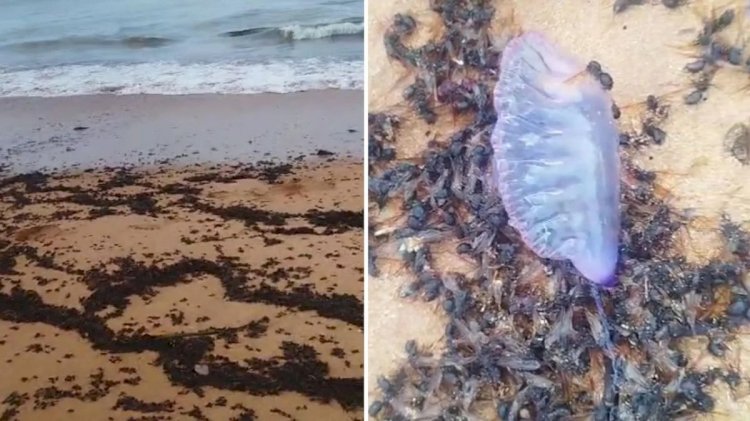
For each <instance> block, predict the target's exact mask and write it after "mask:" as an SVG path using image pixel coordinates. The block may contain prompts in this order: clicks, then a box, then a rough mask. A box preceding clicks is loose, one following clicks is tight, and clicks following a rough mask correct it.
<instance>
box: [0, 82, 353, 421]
mask: <svg viewBox="0 0 750 421" xmlns="http://www.w3.org/2000/svg"><path fill="white" fill-rule="evenodd" d="M328 95H330V96H328ZM336 95H338V94H336V93H317V94H315V93H310V94H299V95H297V96H296V98H297V99H299V101H297V102H300V103H301V104H303V105H304V108H305V109H307V108H313V107H311V105H312V102H316V103H318V105H319V103H320V101H324V102H325V101H326V99H325V98H335V97H336ZM341 95H343V97H348V96H349V95H351V97H352V99H351V102H350V103H347V102H346V101H343V104H348V105H346V107H348V108H356V109H359V110H361V106H360V105H359V104H354V102H356V101H355V100H354V98H355V97H357V95H359V96H360V98H361V92H360V93H359V94H356V93H343V94H341ZM266 99H267V100H268V101H269V102H264V101H261V100H260V99H259V98H251V97H244V98H243V97H241V96H232V97H220V96H200V97H174V98H167V97H130V98H128V97H104V96H102V97H89V98H85V97H76V98H67V99H60V98H50V99H37V98H33V99H28V98H12V99H3V100H0V104H2V105H0V106H2V107H10V108H12V109H13V110H15V112H16V116H17V117H18V125H19V126H23V127H24V128H25V129H27V130H28V129H29V128H31V129H33V128H34V127H39V129H38V130H37V131H36V132H33V130H32V131H31V132H29V133H30V134H29V135H28V136H29V137H34V136H37V137H38V138H39V139H44V138H46V137H47V136H48V135H51V134H52V133H56V132H57V133H68V134H69V135H70V136H80V138H76V139H77V140H75V141H74V142H73V143H72V144H73V145H74V146H72V147H73V148H74V150H73V151H71V152H69V155H67V156H66V157H64V158H63V157H62V155H64V154H62V155H59V156H57V159H53V158H52V157H51V156H52V155H54V154H55V153H56V152H57V151H58V149H57V147H56V146H53V147H51V148H50V147H47V146H42V147H41V148H40V149H38V150H37V149H35V148H36V146H34V147H31V149H27V150H20V151H14V152H13V154H12V158H11V159H15V161H11V164H12V167H11V168H12V170H21V169H36V168H39V167H46V166H51V165H56V164H60V163H65V164H67V165H79V166H80V167H83V168H85V167H88V166H89V164H91V163H93V162H94V161H98V160H100V159H103V160H104V161H103V162H105V163H109V164H112V165H115V164H119V163H123V162H124V163H127V164H131V165H130V167H133V166H135V167H134V168H130V169H112V168H107V169H105V168H101V167H98V168H94V169H86V170H83V169H66V170H63V171H56V172H51V173H49V175H41V174H39V173H32V174H26V175H20V176H13V175H12V174H13V173H12V172H11V171H8V172H7V173H6V174H0V331H1V332H2V333H0V361H2V362H3V365H2V367H3V381H2V382H0V419H2V420H35V419H44V418H48V419H56V420H66V419H94V420H106V419H111V420H125V419H133V420H135V419H154V420H155V419H165V420H166V419H174V420H184V419H196V420H230V419H233V420H252V419H297V420H304V419H332V420H339V419H353V420H355V419H362V401H363V393H364V380H363V311H364V310H363V285H364V284H363V276H364V274H363V267H362V260H363V253H362V236H363V231H362V220H363V213H362V212H363V210H362V201H363V197H362V186H363V175H362V174H363V171H362V162H361V158H358V159H356V158H346V157H345V156H344V155H346V154H348V153H349V152H351V153H352V154H356V153H357V148H360V149H359V150H361V147H362V146H361V145H362V144H361V132H362V130H361V127H360V126H361V123H360V122H361V111H360V113H357V112H355V111H350V110H346V111H345V110H340V113H339V114H338V115H336V116H335V117H329V118H330V120H328V121H322V122H321V121H316V122H313V121H309V120H307V119H308V118H310V116H309V115H306V114H302V108H299V109H297V111H298V113H297V114H296V115H295V114H292V115H293V116H294V118H296V120H295V121H296V122H297V123H288V122H287V121H286V118H287V117H285V116H282V115H281V114H279V113H278V112H273V110H274V109H276V108H279V109H282V108H283V109H289V107H291V106H292V105H291V104H295V103H296V102H295V101H287V100H284V99H282V97H281V96H268V97H266ZM313 99H314V101H313ZM224 100H225V101H226V102H225V101H224ZM66 101H69V102H66ZM137 103H141V104H146V106H147V108H145V109H141V108H139V107H136V106H135V105H136V104H137ZM66 104H69V105H66ZM126 104H129V105H127V107H131V108H130V114H128V115H125V116H123V115H120V114H118V112H120V111H122V109H123V108H122V107H125V106H126ZM248 104H256V105H257V106H258V107H260V109H261V111H259V113H257V114H253V113H250V114H249V116H246V117H244V121H243V120H242V119H241V118H240V117H241V116H242V113H243V112H244V113H245V114H247V113H248V112H247V111H246V110H247V109H246V110H245V111H243V110H242V107H246V106H248ZM341 104H342V103H341V102H336V101H334V100H333V99H331V103H330V104H329V105H331V109H334V110H335V109H336V108H337V107H339V106H341ZM360 104H361V103H360ZM36 107H39V108H36ZM97 107H99V108H101V110H102V115H104V114H106V113H111V114H107V115H105V116H104V117H101V118H100V119H98V120H97V119H94V120H86V119H83V118H82V119H75V118H73V117H72V116H74V115H79V114H77V112H81V113H82V114H80V115H91V114H87V113H92V112H93V109H94V108H97ZM346 107H344V108H346ZM320 108H322V107H320ZM6 109H7V108H6ZM23 110H25V111H26V113H35V114H34V115H43V116H44V120H45V123H43V124H39V125H34V124H33V123H32V121H33V120H34V119H35V118H36V117H34V118H32V117H29V116H28V115H27V114H26V113H24V112H22V111H23ZM82 110H85V111H86V112H83V111H82ZM106 110H109V111H106ZM189 110H194V111H193V113H194V114H184V115H183V116H182V117H180V115H181V114H180V113H188V112H189ZM201 110H202V111H201ZM200 112H205V113H206V114H208V115H209V116H213V117H215V119H216V120H214V121H212V120H211V119H210V118H209V119H207V120H206V121H204V123H205V127H207V128H206V131H205V132H203V131H201V130H199V127H204V126H202V123H201V121H199V120H198V118H199V117H200V116H199V115H198V114H199V113H200ZM327 112H333V111H331V110H328V111H326V113H327ZM150 113H151V114H152V115H154V114H155V117H154V121H153V122H152V123H153V126H151V127H152V128H153V133H151V134H149V133H150V130H151V129H150V128H149V127H150V126H149V123H148V121H146V120H145V119H146V117H147V116H148V115H149V114H150ZM227 114H229V115H231V116H233V117H232V118H231V119H229V120H228V117H227ZM321 114H322V112H321ZM354 115H356V118H354V117H352V116H354ZM193 116H195V118H196V119H195V120H194V119H193ZM313 116H314V114H313ZM256 117H257V118H260V119H256ZM2 118H3V119H7V118H9V117H8V116H7V115H3V117H2ZM201 118H202V117H201ZM232 119H233V120H232ZM230 120H232V121H230ZM264 120H265V121H264ZM3 121H4V123H3V124H4V125H5V124H6V123H7V122H8V120H3ZM53 121H54V122H53ZM128 121H130V122H131V123H132V124H133V125H131V126H128ZM136 121H138V122H139V123H138V124H135V122H136ZM170 121H171V122H172V123H169V122H170ZM290 121H291V120H290ZM265 123H268V124H266V125H265V126H264V124H265ZM169 124H173V125H174V127H171V128H170V126H169ZM224 124H229V127H225V126H224ZM306 124H307V127H303V126H305V125H306ZM328 124H331V126H328ZM76 125H88V126H90V127H91V128H90V129H88V130H82V131H80V132H75V131H73V130H72V127H70V126H76ZM6 127H7V126H6ZM55 128H57V129H55ZM210 128H213V129H214V132H213V133H214V134H217V135H218V139H226V137H222V135H228V136H230V137H231V136H234V137H232V138H231V139H229V140H227V142H228V143H217V144H215V145H219V146H217V151H216V154H215V155H213V156H211V159H212V160H217V161H218V160H221V159H222V157H223V156H225V155H226V156H232V157H234V158H235V159H234V160H235V161H237V160H245V161H250V160H252V161H256V160H257V159H258V158H259V157H260V156H262V155H263V154H264V153H265V152H264V151H266V152H268V153H269V154H271V156H274V157H280V158H283V157H285V156H286V154H287V153H289V154H293V156H296V155H298V154H299V153H300V152H305V153H306V154H308V155H312V156H308V157H306V158H303V157H298V158H296V159H293V160H284V161H275V162H273V163H271V162H266V163H259V164H252V165H251V164H229V163H221V164H206V163H202V164H191V165H179V164H175V163H174V162H173V161H172V162H169V163H166V164H162V165H148V166H138V164H150V163H152V162H154V161H152V160H151V159H152V158H153V157H158V158H159V159H165V158H171V157H172V156H173V155H174V153H175V152H177V151H182V150H183V146H185V145H186V144H183V143H180V141H176V144H175V143H169V139H170V136H175V134H176V133H178V132H179V133H189V132H191V129H192V132H193V135H192V136H191V140H190V142H193V143H194V146H193V148H194V149H195V150H198V151H199V152H200V154H203V152H204V151H205V150H206V149H208V146H206V145H207V144H208V143H207V142H210V141H212V139H213V135H210V136H206V134H211V130H210ZM120 129H121V130H124V131H125V133H123V132H118V130H120ZM349 129H352V130H356V133H350V132H349V131H348V130H349ZM8 130H9V131H8V132H6V133H5V134H7V133H15V134H17V136H18V137H19V138H22V137H24V136H25V135H24V134H23V130H22V129H21V128H19V127H14V128H9V129H8ZM113 131H114V132H113ZM107 133H108V134H109V135H110V136H112V137H111V138H109V139H111V141H110V140H106V136H103V137H100V135H103V134H107ZM302 133H309V134H310V136H312V135H315V136H322V137H321V138H320V139H322V140H321V141H320V142H315V140H314V139H313V138H312V137H310V138H309V139H307V138H305V139H303V138H302V137H301V136H302ZM334 134H336V135H334ZM139 135H144V136H147V137H148V136H150V137H148V139H147V140H150V141H159V142H162V143H164V144H167V145H168V146H167V147H166V149H165V150H161V151H159V150H158V148H156V149H155V150H154V155H153V156H152V157H148V153H147V152H145V151H146V150H150V148H146V147H145V146H144V145H145V144H146V143H147V140H143V139H142V138H140V137H138V136H139ZM325 135H330V136H333V137H332V138H331V137H326V136H325ZM66 136H67V135H66ZM131 136H135V137H131ZM251 136H257V138H255V141H254V142H253V145H256V147H257V148H258V151H259V152H263V153H261V154H260V155H257V154H256V153H253V152H252V146H253V145H249V144H248V143H247V139H249V138H250V137H251ZM336 136H338V137H336ZM355 137H356V138H357V139H359V140H358V141H357V142H355V140H354V138H355ZM6 139H7V138H6ZM117 139H121V141H120V140H117ZM134 139H138V140H134ZM240 139H242V142H240ZM287 139H291V140H290V142H291V143H290V147H289V148H285V144H284V143H283V142H285V141H286V140H287ZM347 139H349V140H347ZM99 141H101V142H104V143H103V144H102V145H98V144H97V145H96V146H92V145H94V144H95V143H96V142H99ZM118 142H131V143H130V144H128V145H127V146H126V147H124V149H122V150H118V149H116V148H117V147H118V145H120V143H118ZM355 143H356V146H355ZM200 145H203V146H200ZM110 147H112V148H115V150H116V151H125V150H132V151H133V154H131V155H128V156H124V157H122V159H118V160H115V159H114V158H116V156H115V155H116V153H115V152H114V151H113V150H112V149H108V148H110ZM139 148H141V149H139ZM318 148H322V149H330V150H333V151H336V152H337V153H336V154H335V155H329V154H327V153H321V154H317V153H315V150H316V149H318ZM187 150H190V149H187ZM139 151H143V153H141V152H139ZM310 152H312V153H310ZM359 153H360V154H361V152H359ZM244 157H247V159H245V158H244ZM110 158H112V160H110ZM200 158H202V156H198V157H194V158H192V159H195V160H197V159H200ZM178 161H179V160H178Z"/></svg>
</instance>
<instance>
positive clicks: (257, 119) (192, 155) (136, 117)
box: [0, 90, 363, 171]
mask: <svg viewBox="0 0 750 421" xmlns="http://www.w3.org/2000/svg"><path fill="white" fill-rule="evenodd" d="M362 98H363V92H362V91H356V90H351V91H347V90H326V91H309V92H299V93H288V94H255V95H219V94H201V95H121V96H115V95H104V94H103V95H85V96H69V97H49V98H46V97H7V98H0V126H2V127H3V129H4V134H3V136H2V138H0V160H2V161H3V162H7V163H9V164H10V165H11V169H12V170H14V171H30V170H38V169H45V168H47V169H54V168H58V167H63V168H70V167H81V168H88V167H92V166H97V165H109V166H116V165H153V164H156V163H160V162H162V161H164V160H166V159H169V160H171V161H172V162H173V163H175V164H194V163H205V162H248V161H253V162H254V161H257V160H263V159H288V158H294V157H296V156H298V155H300V154H307V153H309V152H311V151H312V152H314V151H316V150H317V149H324V150H330V151H336V152H337V153H340V154H342V155H343V156H352V157H361V156H362V128H361V126H362V123H361V121H362V116H361V112H360V111H361V104H362ZM272 139H273V140H272ZM278 139H283V141H280V140H278Z"/></svg>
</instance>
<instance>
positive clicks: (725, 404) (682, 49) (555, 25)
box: [367, 0, 750, 419]
mask: <svg viewBox="0 0 750 421" xmlns="http://www.w3.org/2000/svg"><path fill="white" fill-rule="evenodd" d="M612 3H613V2H612V1H600V0H595V1H576V2H565V1H545V0H517V1H515V2H505V1H502V2H500V1H498V2H496V8H497V11H496V15H495V21H494V23H493V34H494V35H495V37H496V38H497V39H496V41H497V42H502V40H503V39H504V37H505V36H507V33H506V32H504V31H502V30H501V28H503V27H507V25H506V24H507V23H508V22H510V20H511V19H512V20H514V21H515V24H516V28H520V29H522V30H539V31H543V32H544V33H546V34H547V35H549V36H550V38H551V39H553V40H554V41H555V42H557V43H559V44H560V45H561V46H562V47H563V48H565V49H566V50H568V51H569V52H571V53H573V54H575V55H576V56H578V57H580V58H581V59H582V60H598V61H599V62H601V63H602V65H603V66H604V67H605V68H606V70H607V71H608V72H609V73H610V74H611V75H612V77H613V78H614V89H613V92H612V93H613V97H614V99H615V101H616V102H617V104H618V105H619V106H620V108H621V109H622V112H623V116H622V118H621V119H620V124H621V125H622V127H623V129H626V128H628V127H629V126H630V125H633V124H638V122H639V119H638V116H639V115H640V113H641V112H642V110H643V107H644V105H643V102H644V100H645V98H646V96H647V95H649V94H653V95H657V96H660V97H662V98H664V99H665V100H666V101H668V102H669V103H670V104H671V110H670V116H669V118H668V119H667V120H666V124H665V126H664V127H663V128H664V130H665V131H666V133H667V138H666V141H665V142H664V144H663V145H661V146H654V147H650V148H648V149H645V150H643V151H642V152H641V153H640V154H639V156H638V157H637V159H636V161H637V162H638V163H639V164H640V165H642V166H643V167H644V168H646V169H651V170H657V171H658V174H659V178H658V180H657V184H659V185H661V186H663V187H665V188H666V189H668V191H669V194H670V198H671V199H670V201H671V203H672V204H673V205H674V206H675V207H676V208H678V209H686V210H688V211H689V213H690V214H691V215H693V216H699V217H701V218H698V220H700V221H701V223H700V224H695V225H694V226H691V231H690V239H691V240H690V244H689V248H690V249H691V250H692V252H691V257H692V258H694V259H703V260H705V259H707V258H710V257H712V256H713V254H714V253H716V252H717V250H719V248H718V247H716V241H717V239H718V234H717V226H718V218H719V215H720V214H721V213H722V212H724V213H726V214H728V215H729V216H730V217H731V218H732V219H733V220H734V221H740V222H742V223H744V224H745V225H744V227H745V228H746V229H750V183H748V180H750V166H742V165H741V164H740V163H739V162H738V161H737V160H736V159H734V158H733V157H731V156H730V154H729V153H728V152H727V151H726V150H725V149H724V147H723V139H724V136H725V133H726V132H727V131H728V130H729V128H730V127H731V126H732V125H733V124H735V123H737V122H740V121H748V120H750V95H748V92H747V91H742V90H741V88H743V87H747V86H748V84H750V75H748V74H747V73H741V72H739V71H735V70H732V69H721V70H720V71H719V72H718V73H717V75H716V77H715V79H714V82H713V86H712V87H711V89H710V90H709V91H708V99H707V100H706V101H705V102H702V103H701V104H699V105H697V106H687V105H684V104H683V102H682V97H683V96H684V95H685V94H687V93H688V92H689V83H690V79H689V78H688V76H687V75H686V73H685V72H684V71H683V67H684V66H685V64H686V63H687V62H688V61H691V60H692V58H691V57H690V53H691V51H692V52H694V50H691V49H690V48H686V47H689V44H690V42H691V41H692V40H693V39H694V38H695V36H696V35H697V33H698V31H699V30H700V28H701V26H702V23H701V17H702V16H706V11H707V10H708V7H709V6H710V5H709V3H708V2H704V1H695V2H689V3H690V4H689V5H688V6H683V7H681V8H679V9H677V10H669V9H666V8H665V7H663V6H662V5H661V3H660V2H657V1H653V2H646V4H644V5H641V6H633V7H631V8H629V9H627V10H626V11H625V12H624V13H621V14H618V15H613V13H612ZM728 3H731V2H722V3H721V4H722V5H726V4H728ZM714 6H719V2H714ZM368 12H369V15H368V20H369V25H370V26H369V32H368V36H367V43H368V49H369V50H368V71H369V73H368V79H369V80H368V83H369V85H368V89H369V92H368V95H369V105H368V107H369V108H368V112H390V113H395V114H396V115H399V116H400V117H401V118H402V126H401V129H400V130H399V135H398V138H399V141H398V144H397V153H398V157H399V158H409V157H419V156H421V153H422V151H423V150H424V149H425V147H426V145H427V142H428V140H430V139H432V138H437V139H444V138H445V137H446V136H447V135H449V134H452V133H453V132H454V131H455V130H456V127H460V126H461V124H462V123H461V121H456V122H455V124H452V123H451V120H450V118H445V119H441V120H438V123H437V124H436V125H434V126H428V125H427V124H426V123H424V122H423V121H422V120H420V119H417V118H414V117H413V116H412V115H411V112H410V111H409V110H408V108H407V106H406V105H401V104H403V103H404V101H403V99H402V92H403V90H404V88H405V87H406V86H408V85H409V84H410V83H411V82H412V76H411V74H410V73H409V72H408V71H407V70H406V69H405V68H404V67H403V66H401V65H400V64H399V63H397V62H395V61H391V60H390V59H388V57H387V56H386V53H385V48H384V45H383V35H384V31H385V30H386V28H387V27H388V26H389V25H390V23H391V20H392V17H393V15H394V14H396V13H408V14H411V16H413V17H414V18H415V19H416V20H417V31H416V33H415V34H414V35H413V36H412V37H410V38H409V43H410V44H412V45H415V46H417V45H422V44H424V42H426V41H427V40H429V39H433V38H436V36H437V35H438V34H439V32H438V31H439V30H441V29H439V28H441V24H440V21H439V17H438V15H437V14H435V13H433V12H432V11H430V10H429V2H428V1H427V0H420V1H407V0H390V1H383V2H369V3H368ZM514 30H515V29H514ZM741 31H742V28H741V26H740V24H738V23H735V24H733V25H732V26H731V27H730V28H728V29H727V30H726V32H725V33H724V36H725V37H727V40H728V41H731V42H736V41H737V40H739V39H740V35H742V34H750V22H748V23H747V24H746V25H745V29H744V32H741ZM745 36H747V35H745ZM746 43H747V41H746ZM745 59H747V57H745ZM425 133H429V136H425ZM381 216H382V215H381ZM382 217H383V219H387V216H382ZM435 257H436V259H437V260H438V261H439V263H438V265H439V266H442V267H444V268H447V267H450V268H451V269H452V270H455V271H460V269H459V268H461V267H464V265H465V264H466V262H464V261H463V260H462V259H461V258H460V257H458V256H457V255H455V254H454V253H453V252H447V253H444V254H440V255H439V256H435ZM386 264H387V262H386ZM391 266H392V267H394V266H395V267H398V265H391ZM381 269H383V268H381ZM404 272H405V271H404V270H401V269H392V270H390V271H389V269H388V266H385V269H384V270H383V273H382V274H381V276H380V277H378V278H376V279H373V280H371V282H369V285H368V309H369V310H368V311H369V313H368V315H369V318H368V352H369V354H368V355H369V359H368V379H367V383H368V397H369V399H374V397H375V396H377V393H378V392H377V387H376V379H377V376H378V375H381V374H389V373H391V372H393V370H395V369H396V368H397V367H398V366H399V365H400V364H402V362H403V358H404V355H405V354H404V351H403V347H404V343H405V342H406V341H407V340H409V339H417V340H418V342H419V343H423V344H425V345H428V346H429V344H439V343H440V342H441V338H442V336H443V331H444V327H445V319H444V317H443V312H442V311H441V310H440V308H439V305H438V304H434V305H428V304H422V303H411V302H406V301H404V300H402V299H400V298H399V297H398V291H399V288H400V287H401V286H402V285H403V283H404V281H405V279H407V276H406V274H405V273H404ZM407 321H408V322H407ZM744 338H746V337H744ZM744 338H743V339H742V341H743V342H742V343H739V342H735V343H734V344H733V345H732V352H733V353H735V354H737V357H736V360H737V361H736V362H737V365H738V366H739V367H740V368H741V370H742V371H743V372H744V373H745V374H746V376H750V360H748V357H747V355H750V354H748V352H747V351H745V350H750V342H747V343H744V340H745V339H744ZM703 349H705V344H701V347H695V349H694V351H695V352H693V353H692V356H693V357H694V359H693V362H694V363H695V364H698V365H705V364H711V363H712V362H711V361H709V360H708V359H707V358H706V357H705V352H704V351H702V350H703ZM714 396H715V397H716V398H717V399H718V404H717V407H716V410H715V415H714V417H716V419H747V415H746V414H750V397H745V396H730V393H728V391H727V390H726V388H724V389H722V390H717V391H716V392H715V395H714Z"/></svg>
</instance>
